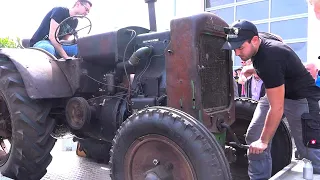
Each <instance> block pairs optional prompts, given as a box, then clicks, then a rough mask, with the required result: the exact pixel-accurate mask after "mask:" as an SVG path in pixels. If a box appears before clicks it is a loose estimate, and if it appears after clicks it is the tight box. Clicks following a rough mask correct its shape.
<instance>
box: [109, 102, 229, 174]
mask: <svg viewBox="0 0 320 180" xmlns="http://www.w3.org/2000/svg"><path fill="white" fill-rule="evenodd" d="M110 167H111V178H112V179H113V180H135V179H145V180H149V179H170V178H173V177H174V179H183V180H207V179H214V180H229V179H231V174H230V169H229V165H228V162H227V160H226V158H225V156H224V152H223V149H222V148H221V146H220V145H219V143H218V142H217V140H216V139H215V138H214V136H212V134H211V133H210V132H209V131H208V130H207V129H206V128H205V126H204V125H203V124H202V123H201V122H199V121H197V120H196V119H194V118H193V117H191V116H190V115H188V114H186V113H184V112H182V111H179V110H177V109H173V108H169V107H150V108H147V109H143V110H141V111H139V112H138V113H136V114H134V115H132V116H130V117H129V118H128V119H127V120H126V121H125V122H124V123H123V124H122V126H121V127H120V128H119V130H118V132H117V134H116V136H115V138H114V140H113V147H112V149H111V160H110Z"/></svg>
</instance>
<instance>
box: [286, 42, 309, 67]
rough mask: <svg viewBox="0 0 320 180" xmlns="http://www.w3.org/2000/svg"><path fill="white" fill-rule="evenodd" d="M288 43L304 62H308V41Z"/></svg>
mask: <svg viewBox="0 0 320 180" xmlns="http://www.w3.org/2000/svg"><path fill="white" fill-rule="evenodd" d="M288 45H289V46H290V47H291V49H292V50H293V51H294V52H295V53H296V54H297V55H298V56H299V57H300V59H301V61H302V62H307V42H299V43H288Z"/></svg>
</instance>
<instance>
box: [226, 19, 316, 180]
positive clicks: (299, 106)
mask: <svg viewBox="0 0 320 180" xmlns="http://www.w3.org/2000/svg"><path fill="white" fill-rule="evenodd" d="M225 33H226V34H227V42H226V43H225V44H224V45H223V47H222V49H227V50H234V51H235V54H236V56H239V57H240V58H241V59H242V60H243V61H247V60H249V59H251V61H252V63H253V67H254V70H255V71H256V72H257V74H258V76H259V77H260V78H261V79H262V80H263V82H264V84H265V88H266V95H265V96H264V97H262V98H261V99H260V101H259V103H258V106H257V108H256V110H255V113H254V116H253V119H252V121H251V123H250V125H249V127H248V130H247V134H246V142H247V144H250V148H249V154H248V160H249V167H248V174H249V177H250V179H252V180H257V179H259V180H261V179H269V178H270V177H271V170H272V167H271V166H272V159H271V154H270V146H271V140H272V137H273V135H274V133H275V131H276V130H277V128H278V126H279V123H280V120H281V118H282V115H283V113H284V114H285V116H286V118H287V120H288V122H289V125H290V129H291V133H292V135H293V137H294V140H295V144H296V146H297V149H298V151H299V154H301V155H302V156H303V157H305V158H307V159H310V160H311V161H312V164H313V167H314V173H320V142H319V141H320V137H319V136H320V115H319V114H320V108H319V104H320V102H319V100H320V89H319V88H318V87H317V86H316V85H315V82H314V79H313V78H312V76H311V75H310V73H309V72H308V71H307V70H306V69H305V67H304V65H303V64H302V62H301V60H300V59H299V57H298V56H297V55H296V53H295V52H294V51H293V50H292V49H291V48H290V47H289V46H287V45H286V44H284V43H283V42H282V40H281V39H280V38H279V37H278V36H275V35H272V34H268V33H258V31H257V28H256V26H255V25H254V24H253V23H251V22H249V21H246V20H239V21H236V22H234V23H233V24H232V25H231V26H230V27H226V28H225ZM318 102H319V103H318ZM314 140H317V141H314Z"/></svg>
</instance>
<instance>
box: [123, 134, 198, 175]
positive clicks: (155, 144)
mask: <svg viewBox="0 0 320 180" xmlns="http://www.w3.org/2000/svg"><path fill="white" fill-rule="evenodd" d="M124 165H125V178H126V180H134V179H145V180H173V177H174V178H175V179H183V180H195V179H196V176H195V173H194V168H193V166H192V164H191V162H190V161H189V158H188V157H187V155H186V154H185V153H184V151H183V150H182V149H181V148H180V147H179V146H178V145H177V144H176V143H174V142H173V141H171V140H170V139H168V138H166V137H164V136H160V135H147V136H144V137H141V138H139V139H137V140H136V141H135V142H134V143H133V144H132V145H131V146H130V148H129V149H128V151H127V154H126V157H125V164H124Z"/></svg>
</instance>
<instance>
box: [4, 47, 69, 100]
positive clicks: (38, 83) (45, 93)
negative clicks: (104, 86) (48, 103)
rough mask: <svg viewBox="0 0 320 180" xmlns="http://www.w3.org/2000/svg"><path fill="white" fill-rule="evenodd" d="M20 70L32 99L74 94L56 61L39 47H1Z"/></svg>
mask: <svg viewBox="0 0 320 180" xmlns="http://www.w3.org/2000/svg"><path fill="white" fill-rule="evenodd" d="M0 56H6V57H9V58H10V59H11V60H12V62H13V63H14V64H15V66H16V67H17V69H18V71H19V72H20V74H21V76H22V79H23V81H24V84H25V86H26V89H27V92H28V95H29V96H30V98H32V99H38V98H60V97H69V96H71V95H72V91H71V88H70V85H69V83H68V81H67V79H66V77H65V75H64V74H63V72H62V71H61V70H60V68H59V67H58V65H57V64H56V61H55V60H54V59H53V57H52V56H49V55H47V54H45V53H43V52H41V51H39V50H37V49H9V48H4V49H0Z"/></svg>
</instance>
